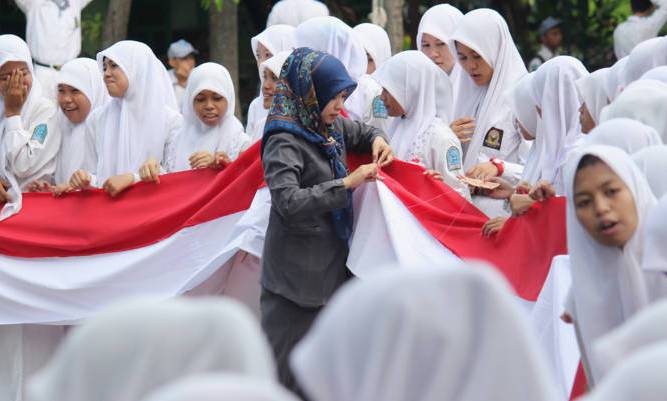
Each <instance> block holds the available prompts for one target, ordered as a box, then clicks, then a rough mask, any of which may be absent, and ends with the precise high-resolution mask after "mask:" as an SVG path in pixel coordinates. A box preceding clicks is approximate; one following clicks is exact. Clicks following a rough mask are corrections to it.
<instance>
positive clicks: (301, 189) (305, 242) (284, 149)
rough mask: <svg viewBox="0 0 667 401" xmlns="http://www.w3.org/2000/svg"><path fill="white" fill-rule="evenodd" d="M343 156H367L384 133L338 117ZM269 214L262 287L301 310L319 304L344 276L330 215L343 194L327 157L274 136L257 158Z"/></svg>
mask: <svg viewBox="0 0 667 401" xmlns="http://www.w3.org/2000/svg"><path fill="white" fill-rule="evenodd" d="M334 124H335V126H336V129H337V130H338V132H341V133H342V134H343V136H344V137H345V145H346V146H345V147H346V150H345V151H344V155H343V160H345V155H346V151H353V152H357V153H370V152H371V146H372V143H373V140H374V139H375V137H377V136H381V137H383V138H385V140H386V136H385V135H384V133H383V132H382V131H380V130H378V129H376V128H373V127H371V126H368V125H365V124H362V123H358V122H353V121H350V120H346V119H343V118H341V117H339V118H338V119H337V120H336V121H335V123H334ZM262 163H263V166H264V179H265V180H266V183H267V184H268V186H269V189H270V191H271V213H270V217H269V226H268V228H267V230H266V238H265V241H264V252H263V254H262V286H263V287H264V288H265V289H266V290H268V291H270V292H273V293H275V294H278V295H281V296H283V297H285V298H287V299H289V300H291V301H292V302H295V303H297V304H299V305H301V306H306V307H315V306H322V305H324V304H325V303H326V302H327V301H328V300H329V298H330V297H331V295H332V294H333V293H334V291H335V290H336V289H338V287H340V285H341V284H343V283H344V282H345V280H346V279H347V278H348V277H349V273H348V271H347V268H346V266H345V263H346V261H347V255H348V252H349V249H348V244H347V242H346V241H344V240H341V239H340V238H338V236H337V235H336V232H335V229H334V226H333V222H332V214H331V211H332V210H334V209H342V208H345V207H347V197H348V193H347V190H346V189H345V186H344V185H343V180H342V179H334V172H333V169H332V167H331V164H330V163H329V160H328V159H327V158H326V156H325V155H324V154H323V153H322V152H321V151H320V150H319V148H318V146H317V145H314V144H312V143H310V142H308V141H306V140H305V139H303V138H301V137H298V136H296V135H293V134H290V133H278V134H273V135H271V136H270V137H269V139H268V140H267V141H266V143H265V144H264V150H263V154H262Z"/></svg>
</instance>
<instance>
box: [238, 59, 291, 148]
mask: <svg viewBox="0 0 667 401" xmlns="http://www.w3.org/2000/svg"><path fill="white" fill-rule="evenodd" d="M290 54H292V51H291V50H287V51H284V52H280V53H278V54H276V55H275V56H273V57H271V58H270V59H268V60H266V61H264V62H263V63H262V64H260V66H259V73H260V75H262V76H263V75H264V70H269V71H271V72H272V73H273V75H275V76H276V77H280V71H281V70H282V68H283V64H285V61H286V60H287V58H288V57H289V56H290ZM255 102H257V105H258V107H257V108H258V109H259V111H257V112H256V113H255V114H254V117H255V119H254V122H253V123H252V124H248V127H249V130H248V132H247V134H248V135H249V136H250V141H251V142H255V141H258V140H260V139H261V138H262V136H263V135H264V125H265V124H266V117H268V115H269V109H265V108H264V98H263V95H260V97H258V98H257V99H256V100H255ZM253 103H254V102H253ZM248 118H250V115H248Z"/></svg>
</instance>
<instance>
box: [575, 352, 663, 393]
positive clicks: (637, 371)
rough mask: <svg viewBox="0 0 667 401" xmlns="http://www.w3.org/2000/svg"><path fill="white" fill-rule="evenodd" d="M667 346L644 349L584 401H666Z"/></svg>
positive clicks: (621, 365) (621, 366)
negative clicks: (666, 371)
mask: <svg viewBox="0 0 667 401" xmlns="http://www.w3.org/2000/svg"><path fill="white" fill-rule="evenodd" d="M665 366H667V344H666V343H660V344H656V345H654V346H652V347H648V348H645V349H642V350H641V351H639V352H637V353H636V354H633V355H632V356H631V357H630V358H628V359H627V360H626V361H623V363H622V364H620V365H619V366H618V367H617V368H616V369H614V370H613V371H612V372H610V374H609V376H608V377H606V378H605V380H603V381H602V382H601V383H600V385H599V386H597V387H595V388H594V389H593V391H592V392H591V393H590V394H589V395H587V396H585V397H582V398H579V400H581V401H610V400H611V401H616V400H619V401H621V400H623V401H625V400H632V401H663V400H664V399H665V396H666V395H667V380H665Z"/></svg>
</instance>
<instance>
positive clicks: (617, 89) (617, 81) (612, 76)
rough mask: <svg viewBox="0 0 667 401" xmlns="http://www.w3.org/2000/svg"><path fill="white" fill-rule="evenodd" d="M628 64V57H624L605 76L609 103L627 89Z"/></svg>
mask: <svg viewBox="0 0 667 401" xmlns="http://www.w3.org/2000/svg"><path fill="white" fill-rule="evenodd" d="M627 63H628V57H627V56H626V57H623V58H622V59H620V60H618V61H617V62H616V63H614V65H612V66H611V67H609V72H608V73H607V74H605V84H604V88H605V92H606V93H607V100H608V103H611V102H612V101H613V100H614V99H616V96H618V94H619V93H621V92H622V91H623V89H624V88H625V66H626V64H627Z"/></svg>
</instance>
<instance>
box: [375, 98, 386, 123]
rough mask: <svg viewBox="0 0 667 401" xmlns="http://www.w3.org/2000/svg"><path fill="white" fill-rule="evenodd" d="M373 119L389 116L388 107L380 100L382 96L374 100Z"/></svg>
mask: <svg viewBox="0 0 667 401" xmlns="http://www.w3.org/2000/svg"><path fill="white" fill-rule="evenodd" d="M373 117H375V118H388V117H389V115H388V114H387V106H385V105H384V102H383V101H382V99H380V96H376V97H375V99H373Z"/></svg>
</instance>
